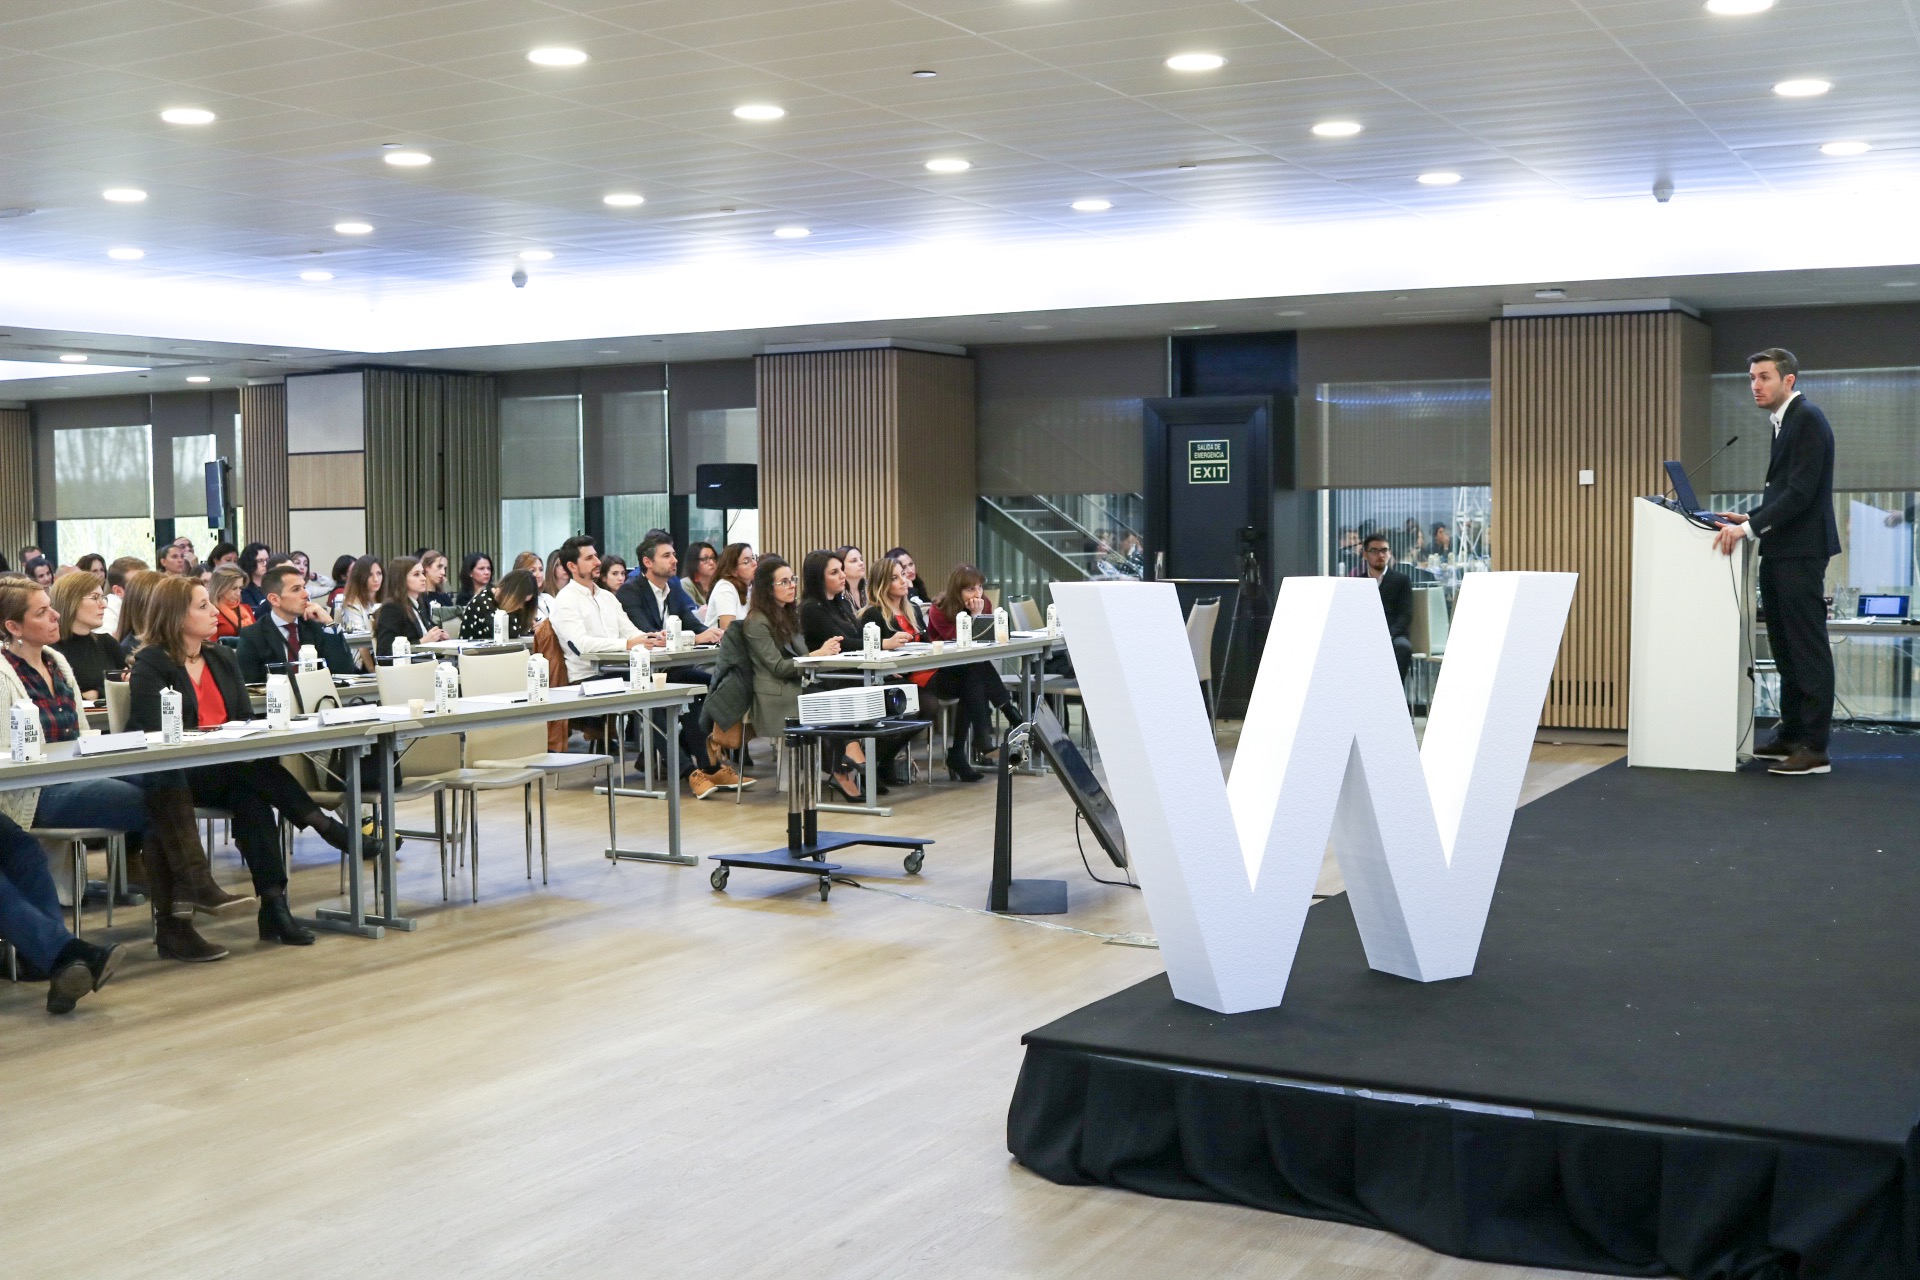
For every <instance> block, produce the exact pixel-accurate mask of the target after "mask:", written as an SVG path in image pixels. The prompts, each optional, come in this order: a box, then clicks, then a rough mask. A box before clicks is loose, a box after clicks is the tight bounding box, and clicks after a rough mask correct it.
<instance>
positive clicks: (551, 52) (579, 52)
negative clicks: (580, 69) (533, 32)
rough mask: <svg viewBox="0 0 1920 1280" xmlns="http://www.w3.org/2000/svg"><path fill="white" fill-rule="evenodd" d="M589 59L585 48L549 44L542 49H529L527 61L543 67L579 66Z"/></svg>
mask: <svg viewBox="0 0 1920 1280" xmlns="http://www.w3.org/2000/svg"><path fill="white" fill-rule="evenodd" d="M586 60H587V51H586V50H585V49H569V48H566V47H565V46H563V45H549V46H547V47H545V48H540V49H529V50H527V61H528V62H531V63H533V64H534V65H535V66H541V67H577V66H579V65H580V64H581V63H583V62H585V61H586Z"/></svg>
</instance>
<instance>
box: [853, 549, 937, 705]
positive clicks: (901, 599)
mask: <svg viewBox="0 0 1920 1280" xmlns="http://www.w3.org/2000/svg"><path fill="white" fill-rule="evenodd" d="M859 621H860V628H861V634H862V636H863V637H864V635H865V633H866V625H867V624H868V623H869V622H871V623H873V624H874V625H876V626H878V627H879V628H880V647H881V648H882V649H888V650H892V649H898V648H899V647H900V646H901V645H904V644H910V643H912V642H914V641H916V640H925V639H926V638H927V610H926V606H924V605H922V604H921V603H920V602H919V601H918V600H915V599H914V598H913V583H912V582H911V581H910V580H909V579H908V578H907V575H906V572H905V571H904V570H903V569H902V568H901V566H900V563H899V561H897V560H878V561H875V562H874V567H873V603H872V604H869V605H868V606H867V607H866V608H865V609H863V610H861V611H860V619H859ZM932 677H933V673H932V672H931V671H918V672H915V673H914V677H913V678H914V681H915V683H917V684H922V685H924V684H926V682H927V680H929V679H932Z"/></svg>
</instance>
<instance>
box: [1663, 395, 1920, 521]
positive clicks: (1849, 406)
mask: <svg viewBox="0 0 1920 1280" xmlns="http://www.w3.org/2000/svg"><path fill="white" fill-rule="evenodd" d="M1795 386H1796V387H1798V388H1799V390H1800V393H1801V394H1802V395H1804V396H1806V397H1807V399H1809V400H1811V401H1812V402H1813V403H1815V404H1817V405H1819V406H1820V409H1821V412H1823V413H1825V414H1826V415H1827V421H1828V422H1829V423H1830V424H1832V426H1833V487H1834V488H1836V489H1843V490H1855V491H1869V492H1871V491H1885V490H1910V489H1920V368H1907V369H1807V370H1803V371H1802V372H1801V374H1800V378H1799V380H1798V381H1797V382H1796V383H1795ZM1736 435H1737V436H1739V437H1740V439H1739V441H1738V443H1736V444H1735V445H1734V446H1733V447H1732V448H1731V449H1728V450H1727V451H1726V452H1725V453H1723V454H1721V455H1720V456H1719V457H1718V458H1716V459H1715V460H1714V463H1713V483H1712V484H1711V486H1702V485H1699V484H1695V485H1694V488H1695V490H1696V491H1703V492H1704V491H1705V488H1707V487H1710V488H1711V489H1712V490H1713V492H1715V493H1746V492H1755V493H1757V492H1759V490H1760V488H1761V486H1762V485H1763V484H1765V483H1766V475H1767V460H1768V458H1769V457H1770V456H1771V454H1772V451H1773V428H1772V426H1771V425H1770V424H1769V423H1768V422H1767V415H1766V414H1765V413H1763V412H1761V411H1760V410H1759V409H1757V408H1755V407H1754V403H1753V392H1752V390H1751V388H1750V387H1749V386H1748V383H1747V375H1746V374H1744V373H1731V374H1716V375H1715V376H1714V379H1713V441H1712V443H1713V447H1714V448H1716V449H1717V448H1719V447H1720V446H1721V445H1722V444H1724V443H1725V442H1726V441H1727V440H1728V439H1729V438H1730V437H1732V436H1736Z"/></svg>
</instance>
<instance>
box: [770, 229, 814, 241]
mask: <svg viewBox="0 0 1920 1280" xmlns="http://www.w3.org/2000/svg"><path fill="white" fill-rule="evenodd" d="M773 234H774V235H776V236H779V237H780V238H781V239H782V240H800V239H804V238H805V237H807V236H810V235H812V234H813V232H812V231H810V230H809V229H807V228H806V227H775V228H774V229H773Z"/></svg>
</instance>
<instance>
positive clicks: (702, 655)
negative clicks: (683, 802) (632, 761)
mask: <svg viewBox="0 0 1920 1280" xmlns="http://www.w3.org/2000/svg"><path fill="white" fill-rule="evenodd" d="M719 653H720V646H719V645H717V644H696V645H691V646H689V647H688V648H685V649H649V650H647V661H648V664H649V665H648V670H650V671H665V672H669V673H671V672H674V671H684V670H687V669H688V668H692V669H695V670H706V669H708V668H711V667H712V666H713V664H714V660H715V659H716V658H717V657H718V656H719ZM630 662H631V659H629V658H628V657H627V654H626V652H625V651H624V650H623V651H621V652H619V653H596V654H594V655H593V665H594V669H595V670H597V671H599V672H600V673H601V674H602V675H603V676H615V675H625V674H626V673H627V671H628V669H629V663H630ZM695 688H696V689H697V690H698V692H697V693H696V694H695V696H696V697H698V696H699V694H700V693H704V692H705V691H706V690H705V687H704V686H698V685H696V686H695ZM640 723H641V724H642V725H643V726H645V728H646V734H645V735H643V736H642V737H640V739H639V741H640V744H641V746H640V785H639V786H637V787H629V786H626V785H625V783H626V780H627V744H626V738H625V737H624V736H623V737H622V738H621V740H620V743H619V756H620V782H619V783H617V784H615V785H616V786H617V787H618V788H619V789H618V791H617V794H619V795H623V796H633V797H635V798H637V799H641V800H661V799H664V798H665V797H666V794H667V792H668V791H677V790H678V788H677V787H667V788H659V787H656V786H655V785H654V778H653V752H651V751H649V750H647V747H646V744H647V743H648V742H650V741H651V740H652V739H653V738H654V737H656V736H658V735H659V734H660V733H661V732H662V730H661V729H660V727H659V725H657V724H656V723H655V721H654V718H653V716H652V714H651V713H648V714H645V715H643V716H642V717H641V720H640ZM677 728H678V726H677V725H674V724H669V725H668V726H667V727H666V730H665V732H666V734H667V735H668V736H670V737H671V736H672V735H673V734H674V732H675V730H676V729H677ZM678 744H679V739H678V738H677V737H675V738H674V740H673V746H674V750H675V751H676V752H677V751H678V749H679V745H678ZM677 769H678V763H677V761H676V762H675V767H674V769H671V770H669V771H668V775H667V776H668V777H669V778H671V777H673V775H674V773H675V772H677ZM603 789H604V788H595V790H596V791H600V790H603Z"/></svg>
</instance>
